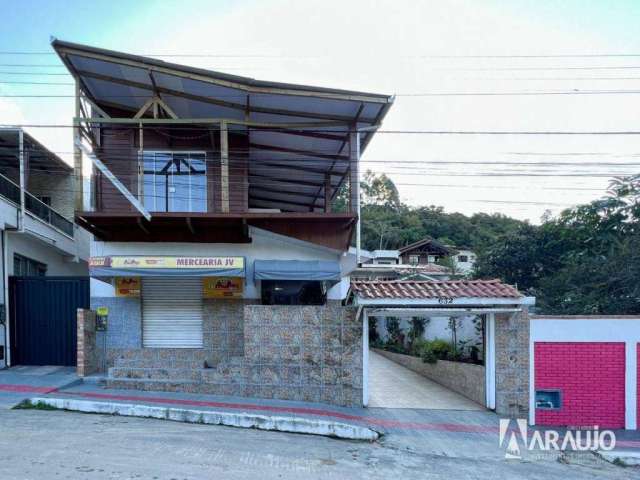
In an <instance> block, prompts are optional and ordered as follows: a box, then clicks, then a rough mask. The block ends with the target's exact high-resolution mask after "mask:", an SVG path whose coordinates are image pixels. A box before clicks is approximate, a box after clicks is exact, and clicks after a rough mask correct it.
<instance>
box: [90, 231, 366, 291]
mask: <svg viewBox="0 0 640 480" xmlns="http://www.w3.org/2000/svg"><path fill="white" fill-rule="evenodd" d="M250 235H251V238H252V239H253V241H252V242H251V243H240V244H238V243H226V244H225V243H165V242H162V243H161V242H154V243H150V242H98V241H93V242H92V243H91V256H95V257H101V256H108V255H182V256H231V257H245V269H246V272H245V273H246V279H245V291H244V298H260V281H259V280H258V281H254V280H253V262H254V260H333V261H338V262H340V264H341V268H342V271H343V275H346V274H347V272H348V271H349V269H351V268H353V266H355V262H354V261H352V259H351V255H343V254H342V252H338V251H336V250H332V249H329V248H325V247H321V246H316V245H314V244H311V243H309V242H303V241H301V240H297V239H292V238H289V237H285V236H282V235H277V234H274V233H271V232H267V231H265V230H260V229H256V228H251V231H250ZM348 282H349V279H348V277H347V276H345V277H344V278H343V279H342V281H341V282H339V283H338V284H336V285H335V286H333V287H332V288H331V289H330V290H329V292H328V294H327V297H328V299H329V300H342V299H344V298H345V296H346V293H347V291H348V288H349V283H348ZM101 283H104V282H101ZM110 292H111V293H110ZM91 295H92V296H113V295H115V293H114V292H113V290H110V289H108V288H107V287H105V286H104V285H101V284H100V283H95V282H92V283H91Z"/></svg>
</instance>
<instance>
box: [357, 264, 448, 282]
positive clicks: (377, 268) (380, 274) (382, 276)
mask: <svg viewBox="0 0 640 480" xmlns="http://www.w3.org/2000/svg"><path fill="white" fill-rule="evenodd" d="M450 277H451V272H450V271H449V269H448V268H447V267H443V266H441V265H436V264H430V265H384V264H372V263H364V264H362V265H360V266H359V267H358V268H357V269H355V270H354V271H353V272H352V273H351V279H352V280H448V279H449V278H450Z"/></svg>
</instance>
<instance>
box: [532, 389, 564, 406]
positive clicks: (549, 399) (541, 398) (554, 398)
mask: <svg viewBox="0 0 640 480" xmlns="http://www.w3.org/2000/svg"><path fill="white" fill-rule="evenodd" d="M561 407H562V401H561V398H560V390H536V408H542V409H546V410H558V409H560V408H561Z"/></svg>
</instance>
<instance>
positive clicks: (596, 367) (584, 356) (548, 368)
mask: <svg viewBox="0 0 640 480" xmlns="http://www.w3.org/2000/svg"><path fill="white" fill-rule="evenodd" d="M534 361H535V387H536V390H538V389H559V390H560V391H561V401H562V405H561V408H560V410H545V409H536V424H538V425H556V426H585V427H586V426H593V425H598V426H600V427H603V428H604V427H606V428H624V413H625V412H624V411H625V387H624V386H625V344H624V343H614V342H536V343H535V347H534Z"/></svg>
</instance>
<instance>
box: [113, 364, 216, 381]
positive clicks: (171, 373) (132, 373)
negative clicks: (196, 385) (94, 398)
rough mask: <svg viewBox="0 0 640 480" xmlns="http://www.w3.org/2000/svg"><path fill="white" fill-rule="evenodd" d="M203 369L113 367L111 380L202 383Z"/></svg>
mask: <svg viewBox="0 0 640 480" xmlns="http://www.w3.org/2000/svg"><path fill="white" fill-rule="evenodd" d="M203 370H205V369H203V368H141V367H111V368H110V369H109V378H110V379H115V378H130V379H136V380H165V381H171V380H185V381H190V382H201V381H202V371H203Z"/></svg>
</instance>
